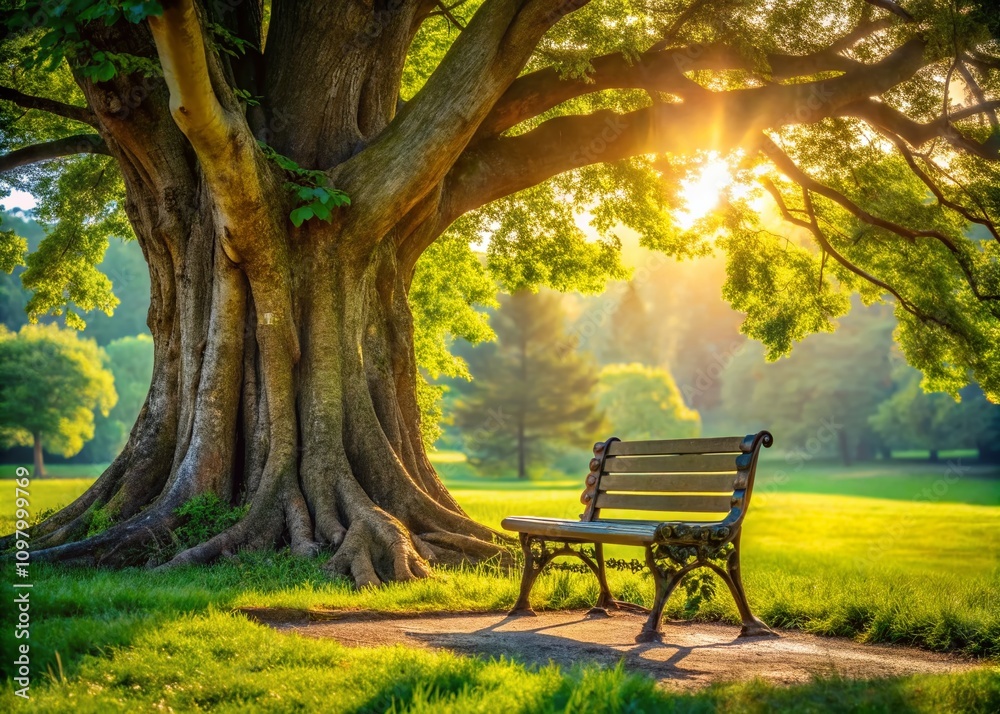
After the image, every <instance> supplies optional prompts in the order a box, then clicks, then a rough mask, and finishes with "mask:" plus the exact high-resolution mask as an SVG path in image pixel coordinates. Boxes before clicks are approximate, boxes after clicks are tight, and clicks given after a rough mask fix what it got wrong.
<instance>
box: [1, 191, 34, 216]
mask: <svg viewBox="0 0 1000 714" xmlns="http://www.w3.org/2000/svg"><path fill="white" fill-rule="evenodd" d="M37 204H38V202H37V201H35V197H34V196H32V195H31V194H30V193H26V192H24V191H18V190H17V189H14V190H12V191H11V192H10V195H9V196H7V197H6V198H2V199H0V206H2V207H3V209H4V210H5V211H12V210H15V209H19V210H22V211H30V210H31V209H32V208H34V207H35V206H36V205H37Z"/></svg>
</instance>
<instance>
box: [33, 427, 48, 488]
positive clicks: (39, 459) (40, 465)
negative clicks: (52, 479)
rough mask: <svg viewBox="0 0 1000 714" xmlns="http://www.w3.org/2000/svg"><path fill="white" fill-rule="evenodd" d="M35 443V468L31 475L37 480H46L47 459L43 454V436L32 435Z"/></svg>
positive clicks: (36, 433)
mask: <svg viewBox="0 0 1000 714" xmlns="http://www.w3.org/2000/svg"><path fill="white" fill-rule="evenodd" d="M31 436H32V438H33V441H34V448H33V450H32V451H33V456H34V461H35V464H34V466H35V468H34V471H32V473H31V475H32V476H33V477H35V478H45V459H44V455H43V453H42V435H41V434H39V433H38V432H35V433H34V434H32V435H31Z"/></svg>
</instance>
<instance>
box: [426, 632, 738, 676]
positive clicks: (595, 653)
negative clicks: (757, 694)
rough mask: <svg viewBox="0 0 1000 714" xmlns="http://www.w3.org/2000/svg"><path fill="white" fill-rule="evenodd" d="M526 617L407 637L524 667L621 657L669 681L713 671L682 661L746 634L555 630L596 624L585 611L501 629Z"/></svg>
mask: <svg viewBox="0 0 1000 714" xmlns="http://www.w3.org/2000/svg"><path fill="white" fill-rule="evenodd" d="M524 619H525V618H524V616H514V617H511V616H508V617H505V618H503V619H502V620H500V621H498V622H495V623H493V624H491V625H488V626H486V627H483V628H480V629H478V630H474V631H471V632H416V631H407V632H406V636H407V637H409V638H412V639H414V640H417V641H419V642H421V643H422V644H424V645H426V646H429V647H435V648H443V649H448V650H451V651H453V652H457V653H459V654H463V655H473V656H480V657H487V658H499V657H505V658H507V659H511V660H514V661H517V662H520V663H522V664H525V665H528V666H537V667H543V666H545V665H548V664H549V663H550V662H553V663H555V664H558V665H560V666H561V667H562V668H563V669H570V668H572V667H573V666H575V665H578V664H585V663H595V664H598V665H600V666H602V667H614V666H616V665H617V664H618V663H619V662H624V665H625V667H626V669H633V670H634V669H638V670H641V671H643V672H644V673H646V674H648V675H650V676H652V677H653V678H655V679H658V680H673V681H684V680H693V679H698V678H699V677H701V676H707V675H710V674H711V672H710V671H708V670H704V669H699V668H697V667H689V666H684V661H685V660H686V659H688V657H690V656H691V655H692V654H693V653H694V652H696V651H699V650H716V649H718V650H725V649H726V648H730V647H737V646H739V645H740V644H742V643H745V642H746V641H747V639H748V638H739V637H736V636H734V637H733V639H732V641H724V642H710V643H705V644H697V645H678V644H672V643H671V642H670V641H669V637H670V627H671V625H670V624H666V625H665V629H666V631H665V639H666V641H664V642H651V643H643V644H637V643H622V644H620V645H611V644H604V643H600V642H591V641H586V640H579V639H576V638H575V637H571V636H568V635H562V634H559V633H558V631H559V630H560V629H564V628H566V627H567V626H572V625H578V624H581V623H583V622H594V625H595V626H599V624H600V622H599V620H597V621H595V620H596V619H595V618H592V617H587V616H581V617H580V618H577V619H574V620H569V621H565V622H559V623H555V624H547V625H540V626H538V627H532V628H527V629H518V630H505V629H502V628H503V626H504V625H507V624H510V623H511V622H513V621H523V620H524ZM637 632H638V630H637ZM754 639H756V638H754ZM671 650H672V652H671V653H670V655H669V656H668V657H666V658H665V659H663V658H659V657H649V656H648V655H649V654H650V653H654V652H655V653H662V652H664V651H671Z"/></svg>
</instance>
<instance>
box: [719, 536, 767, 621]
mask: <svg viewBox="0 0 1000 714" xmlns="http://www.w3.org/2000/svg"><path fill="white" fill-rule="evenodd" d="M740 535H741V534H737V535H736V538H734V539H733V552H732V553H730V554H729V559H728V560H727V561H726V570H722V569H721V568H719V567H713V568H712V569H713V570H715V571H716V572H717V573H718V574H719V575H720V576H721V577H722V579H723V580H725V581H726V585H728V586H729V591H730V592H731V593H732V594H733V600H735V601H736V608H737V609H738V610H739V611H740V619H741V620H743V629H741V630H740V637H759V636H762V635H769V636H773V637H777V633H776V632H774V631H773V630H772V629H771V628H770V627H768V626H767V625H765V624H764V623H763V622H762V621H761V620H759V619H757V617H755V616H754V614H753V612H751V611H750V604H749V603H748V602H747V594H746V591H745V590H744V589H743V578H741V577H740Z"/></svg>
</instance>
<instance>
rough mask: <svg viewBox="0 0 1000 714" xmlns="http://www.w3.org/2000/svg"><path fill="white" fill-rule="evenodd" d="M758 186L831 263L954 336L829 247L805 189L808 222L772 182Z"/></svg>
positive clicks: (912, 313) (893, 289)
mask: <svg viewBox="0 0 1000 714" xmlns="http://www.w3.org/2000/svg"><path fill="white" fill-rule="evenodd" d="M761 183H762V185H763V186H764V189H765V190H766V191H767V192H768V193H769V194H771V198H773V199H774V202H775V204H777V206H778V211H779V212H780V213H781V217H782V218H784V219H785V221H786V222H788V223H791V224H792V225H796V226H799V227H801V228H805V229H806V230H808V231H809V232H810V233H811V234H812V235H813V237H814V238H815V239H816V242H817V243H819V245H820V247H821V248H822V249H823V250H824V251H825V252H826V254H828V255H832V256H833V259H834V260H836V261H837V262H838V263H840V264H841V265H842V266H844V267H845V268H846V269H847V270H849V271H850V272H852V273H854V274H855V275H857V276H858V277H859V278H861V279H862V280H866V281H868V282H869V283H871V284H872V285H875V286H878V287H880V288H882V289H883V290H885V291H886V292H887V293H889V294H890V295H892V296H893V297H894V298H896V300H897V301H898V302H899V305H900V306H901V307H902V308H903V309H904V310H906V311H907V312H908V313H910V314H911V315H913V316H914V317H916V318H917V319H918V320H921V321H922V322H932V323H934V324H936V325H938V326H940V327H942V328H944V329H946V330H948V331H949V332H951V333H953V334H954V333H955V329H954V328H953V327H952V326H951V325H949V324H947V323H946V322H944V321H943V320H941V319H940V318H937V317H935V316H933V315H928V314H927V313H925V312H923V311H922V310H920V309H919V308H918V307H917V306H916V305H914V304H913V303H912V302H910V301H909V300H907V299H906V298H904V297H903V295H902V294H901V293H900V292H899V291H898V290H896V288H894V287H892V285H890V284H889V283H887V282H885V281H884V280H881V279H879V278H876V277H875V276H874V275H872V274H871V273H869V272H868V271H866V270H863V269H862V268H860V267H858V266H857V265H855V264H854V263H852V262H851V261H850V260H848V259H847V258H846V257H845V256H844V255H843V254H842V253H841V252H840V251H838V250H837V249H836V248H834V247H833V244H832V243H830V240H829V239H828V238H827V237H826V234H824V233H823V230H822V229H821V228H820V226H819V221H818V220H817V219H816V211H815V209H814V208H813V203H812V196H811V195H810V193H809V191H808V190H807V189H806V188H804V187H803V189H802V199H803V202H804V205H805V210H804V211H803V212H804V213H805V214H806V215H807V216H808V217H809V220H808V221H807V220H804V219H802V218H799V217H798V216H795V215H792V211H791V210H790V209H789V208H788V206H787V205H786V204H785V199H784V198H783V197H782V196H781V191H779V190H778V187H777V186H775V185H774V182H773V181H771V179H769V178H767V177H766V176H765V177H764V178H763V179H762V180H761Z"/></svg>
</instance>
